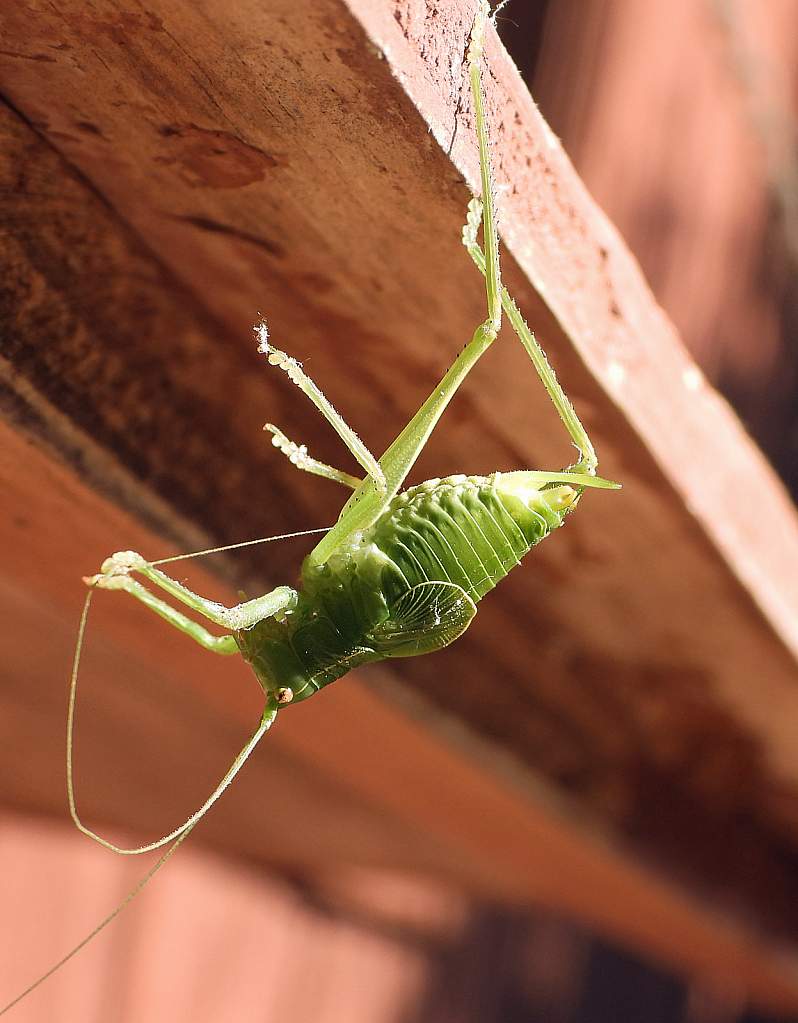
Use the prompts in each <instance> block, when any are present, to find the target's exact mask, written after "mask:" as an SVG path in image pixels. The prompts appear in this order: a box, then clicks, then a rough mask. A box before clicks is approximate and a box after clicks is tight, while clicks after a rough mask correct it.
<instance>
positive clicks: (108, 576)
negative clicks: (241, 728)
mask: <svg viewBox="0 0 798 1023" xmlns="http://www.w3.org/2000/svg"><path fill="white" fill-rule="evenodd" d="M131 572H139V573H140V574H141V575H143V576H144V577H145V578H147V579H149V580H150V581H151V582H153V583H155V584H156V585H157V586H159V587H160V588H161V589H162V590H164V591H165V592H166V593H168V594H169V595H170V596H171V597H174V598H175V599H176V600H178V601H180V603H181V604H184V605H185V606H186V607H189V608H191V609H192V610H193V611H197V612H199V614H201V615H203V616H204V617H205V618H207V619H209V621H212V622H214V623H215V624H216V625H220V626H221V627H222V628H225V629H229V630H230V631H234V630H236V629H249V628H251V627H252V626H253V625H255V623H256V622H259V621H262V620H263V619H264V618H268V617H269V616H271V615H275V614H278V613H279V612H280V611H282V610H284V609H285V608H287V607H289V606H290V605H292V604H293V603H294V602H295V601H296V597H297V594H296V591H295V590H292V589H291V587H290V586H278V587H277V588H276V589H274V590H272V591H271V593H266V594H264V596H262V597H256V598H255V599H254V600H248V601H246V602H245V603H243V604H238V605H236V606H235V607H226V606H225V605H224V604H219V603H217V602H216V601H214V600H207V599H206V598H205V597H201V596H200V595H199V594H197V593H194V592H193V591H192V590H189V589H188V588H187V587H186V586H183V585H182V583H179V582H177V581H176V580H175V579H172V578H171V577H170V576H168V575H166V574H165V573H164V572H161V571H160V570H159V569H157V568H155V567H154V566H153V565H150V563H149V562H148V561H145V560H144V558H142V556H141V555H140V554H136V552H135V551H119V552H118V553H117V554H113V555H111V557H110V558H108V559H107V560H106V561H105V562H104V563H103V566H102V570H101V572H100V574H99V575H95V576H92V577H91V578H89V579H87V580H86V582H87V583H88V584H89V585H90V586H98V587H100V588H101V589H105V590H125V591H126V592H127V593H129V594H131V596H133V597H135V598H136V599H137V600H140V601H141V602H142V604H146V605H147V607H149V608H151V609H152V610H153V611H155V612H156V614H159V615H160V616H161V617H162V618H165V619H166V621H168V622H169V623H170V624H171V625H174V626H175V628H178V629H180V631H181V632H185V633H186V635H187V636H191V638H192V639H193V640H195V641H196V642H197V643H199V644H200V645H201V646H204V647H205V648H206V649H207V650H212V651H213V652H214V653H218V654H234V653H237V652H238V646H237V645H236V642H235V639H234V638H233V637H232V636H214V635H213V633H211V632H208V630H207V629H205V628H203V627H202V626H201V625H199V624H198V623H197V622H195V621H193V620H192V619H191V618H189V617H187V616H186V615H184V614H182V613H181V612H180V611H177V610H176V609H175V608H173V607H172V606H171V605H170V604H167V603H166V601H164V600H161V599H160V598H159V597H156V596H155V594H153V593H151V592H150V591H149V590H148V589H147V588H146V587H144V586H142V584H141V583H140V582H138V581H137V580H136V579H133V578H132V577H131V575H130V573H131Z"/></svg>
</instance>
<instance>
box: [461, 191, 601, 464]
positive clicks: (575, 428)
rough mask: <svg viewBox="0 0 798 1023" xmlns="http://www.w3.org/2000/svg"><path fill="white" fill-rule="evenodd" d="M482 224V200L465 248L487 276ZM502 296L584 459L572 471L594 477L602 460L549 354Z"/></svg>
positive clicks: (472, 209) (473, 207)
mask: <svg viewBox="0 0 798 1023" xmlns="http://www.w3.org/2000/svg"><path fill="white" fill-rule="evenodd" d="M480 220H481V204H480V203H479V200H476V199H475V200H473V202H472V203H471V204H470V206H469V216H468V222H467V223H466V226H465V227H464V228H463V244H464V245H465V247H466V248H467V249H468V253H469V255H470V256H471V258H472V259H473V260H474V262H475V263H476V265H477V267H478V268H479V269H480V271H481V272H482V273H483V274H484V273H485V272H486V262H485V255H484V253H483V252H482V249H481V248H480V247H479V244H478V242H477V231H478V230H479V224H480ZM500 296H501V303H502V307H503V308H504V311H505V312H506V313H507V317H508V319H509V320H510V322H511V323H512V325H513V329H514V330H515V332H516V334H517V335H518V337H519V339H520V341H521V344H522V345H523V346H524V348H526V351H527V354H528V355H529V358H530V359H531V360H532V362H533V364H534V366H535V369H536V370H537V372H538V376H539V377H540V379H541V380H542V382H543V386H544V387H545V388H546V390H547V391H548V394H549V397H550V398H551V400H552V402H553V403H554V407H555V408H556V409H557V412H558V413H559V415H560V418H561V419H562V421H563V422H564V423H565V426H566V428H567V430H568V433H569V434H570V435H571V440H572V441H573V442H574V445H575V447H576V449H577V451H578V452H579V453H580V455H581V456H582V457H581V458H580V460H579V461H578V462H577V463H576V465H574V466H573V467H572V468H573V471H574V472H578V473H586V474H588V475H593V473H594V472H595V470H596V466H597V465H598V458H597V457H596V452H595V451H594V450H593V444H592V443H591V441H590V438H589V437H588V435H587V431H586V430H585V428H584V426H582V423H581V422H580V421H579V417H578V416H577V414H576V412H575V410H574V407H573V405H572V404H571V402H570V401H569V400H568V398H567V396H566V394H565V392H564V391H563V389H562V387H561V386H560V382H559V380H558V379H557V377H556V375H555V373H554V370H553V369H552V368H551V366H550V365H549V361H548V359H547V358H546V353H545V352H544V351H543V349H542V348H541V347H540V345H539V344H538V342H537V340H536V338H535V335H534V334H533V333H532V331H531V330H530V329H529V327H528V325H527V323H526V321H525V320H524V318H523V316H522V315H521V312H520V310H519V308H518V306H517V305H516V304H515V299H513V297H512V296H511V295H510V293H509V291H508V290H507V288H505V287H504V285H502V286H501V289H500Z"/></svg>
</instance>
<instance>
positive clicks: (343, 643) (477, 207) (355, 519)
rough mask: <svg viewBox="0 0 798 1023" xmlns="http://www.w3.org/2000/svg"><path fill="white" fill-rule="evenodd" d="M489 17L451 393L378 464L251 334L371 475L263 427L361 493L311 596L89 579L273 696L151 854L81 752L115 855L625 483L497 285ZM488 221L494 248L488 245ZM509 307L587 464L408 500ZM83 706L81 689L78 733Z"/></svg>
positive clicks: (448, 377)
mask: <svg viewBox="0 0 798 1023" xmlns="http://www.w3.org/2000/svg"><path fill="white" fill-rule="evenodd" d="M488 20H489V8H488V3H487V0H482V2H481V4H480V8H479V11H478V12H477V15H476V18H475V21H474V25H473V28H472V31H471V37H470V42H469V47H468V65H469V73H470V79H471V88H472V91H473V96H474V107H475V117H476V130H477V139H478V145H479V162H480V176H481V191H482V199H481V200H479V199H473V200H472V201H471V203H470V204H469V211H468V218H467V222H466V225H465V227H464V228H463V243H464V245H465V246H466V248H467V250H468V252H469V254H470V255H471V257H472V259H473V261H474V262H475V263H476V265H477V267H478V269H479V270H480V272H481V273H482V274H483V276H484V278H485V286H486V295H487V318H486V320H485V321H484V323H482V324H480V326H479V327H477V329H476V331H475V333H474V336H473V338H472V340H471V341H470V342H469V343H468V344H467V345H466V346H465V348H464V349H463V350H462V351H461V352H460V354H459V355H458V356H457V358H456V359H455V361H454V363H453V365H452V367H451V368H450V369H449V371H448V372H447V373H446V374H445V376H444V377H443V379H442V380H441V382H440V384H439V385H438V386H437V387H435V388H434V390H433V392H432V394H431V395H430V397H429V398H428V399H427V400H426V401H425V402H424V404H423V405H422V406H421V408H420V409H419V411H418V412H417V413H416V415H415V416H413V418H412V419H411V420H410V422H409V423H408V424H407V426H406V427H405V428H404V429H403V430H402V432H401V433H400V434H399V436H398V437H397V438H396V440H395V441H394V442H393V443H392V444H391V445H390V447H389V448H388V450H387V451H386V452H385V453H384V454H383V455H382V457H381V458H379V459H377V458H375V457H374V455H373V454H371V452H370V451H369V450H368V449H367V448H366V446H365V445H364V444H363V442H362V441H361V440H360V438H359V437H357V435H356V434H355V433H354V431H353V430H352V429H351V428H350V427H349V426H347V424H346V423H345V422H344V420H343V419H342V418H341V416H340V415H339V414H338V413H337V412H336V411H335V409H334V408H333V407H332V405H331V404H330V402H329V401H328V400H327V399H326V398H325V397H324V395H323V394H322V392H321V391H320V390H319V388H318V387H316V385H315V384H314V383H313V382H312V381H311V380H310V378H309V377H308V376H307V375H306V374H305V372H304V371H303V370H302V368H301V366H300V364H299V363H298V362H296V361H295V360H294V359H292V358H290V357H289V356H288V355H286V354H284V353H283V352H281V351H279V350H278V349H276V348H274V347H273V346H272V345H271V343H270V342H269V339H268V334H267V331H266V327H265V324H261V325H260V326H259V327H257V328H256V332H257V334H258V337H259V340H260V345H259V347H260V351H261V352H263V353H264V354H266V355H267V356H268V359H269V362H270V363H271V364H272V365H275V366H278V367H279V368H281V369H282V370H284V371H285V372H286V373H287V374H288V376H289V377H290V378H291V380H292V381H293V382H294V383H295V384H296V385H297V386H298V387H299V388H300V389H301V390H302V391H303V392H304V393H305V394H306V395H307V396H308V397H309V398H310V400H311V401H312V402H313V404H314V405H316V407H317V408H318V409H319V410H320V411H321V412H322V413H323V414H324V415H325V416H326V417H327V419H328V420H329V422H330V423H331V425H332V426H333V428H334V429H335V430H336V431H337V432H338V434H339V435H340V437H341V438H342V439H343V441H344V443H345V444H346V446H347V447H348V448H349V450H350V451H351V452H352V454H353V455H354V456H355V458H356V459H357V460H358V462H359V463H360V464H361V466H362V467H363V469H364V471H365V476H364V478H362V479H358V478H356V477H354V476H351V475H349V474H347V473H344V472H341V471H339V470H337V469H335V468H333V467H331V466H329V465H326V464H324V463H322V462H319V461H317V460H316V459H314V458H312V457H311V456H310V455H308V453H307V451H306V449H305V448H304V446H300V445H298V444H296V443H295V442H293V441H291V440H289V439H288V438H287V437H286V436H285V435H284V434H283V433H282V432H281V431H280V430H279V429H278V428H277V427H276V426H273V425H271V424H267V426H266V427H265V429H267V430H269V431H270V432H271V434H272V443H273V444H274V445H275V446H276V447H277V448H278V449H279V450H280V451H282V452H283V453H284V454H285V455H286V456H287V457H288V458H289V459H290V460H291V461H292V462H293V463H294V464H295V465H296V466H297V468H299V469H302V470H304V471H306V472H311V473H316V474H318V475H322V476H326V477H328V478H331V479H333V480H336V481H338V482H340V483H342V484H343V485H345V486H348V487H350V488H351V489H352V491H353V493H352V495H351V496H350V498H349V500H348V501H347V502H346V504H345V505H344V507H343V510H342V511H341V513H340V516H339V518H338V521H337V522H336V524H335V525H334V526H333V527H332V528H331V529H330V530H329V531H327V532H326V534H325V535H324V537H323V538H322V539H321V540H320V542H319V543H318V544H317V545H316V546H315V547H314V548H313V550H312V551H311V552H310V554H308V556H307V557H306V559H305V561H304V564H303V566H302V579H301V585H300V587H299V588H298V589H294V588H292V587H290V586H278V587H277V588H276V589H274V590H272V591H271V592H270V593H267V594H265V595H263V596H261V597H257V598H255V599H254V600H248V601H246V602H244V603H241V604H238V605H237V606H235V607H226V606H224V605H222V604H219V603H216V602H214V601H211V600H207V599H206V598H204V597H202V596H200V595H199V594H197V593H193V592H192V591H190V590H188V589H187V588H186V587H185V586H183V585H182V584H181V583H179V582H177V581H176V580H174V579H172V578H170V577H169V576H168V575H167V574H165V573H164V572H163V571H162V570H161V569H160V568H158V567H157V565H156V564H155V563H150V562H148V561H146V560H145V559H144V558H143V557H142V556H141V555H140V554H137V553H135V552H133V551H122V552H119V553H117V554H114V555H112V556H111V557H110V558H108V559H107V561H105V563H104V564H103V566H102V568H101V570H100V572H99V573H98V574H97V575H94V576H91V577H90V578H88V579H87V580H86V582H87V583H88V585H89V586H90V587H91V588H92V589H94V588H95V587H98V588H101V589H107V590H125V591H126V592H127V593H129V594H130V595H131V596H133V597H135V598H136V599H137V600H140V601H141V602H142V603H144V604H146V605H147V606H148V607H149V608H151V609H152V610H153V611H155V612H156V613H157V614H159V615H161V616H162V617H163V618H165V619H166V620H167V621H168V622H170V623H171V624H172V625H174V626H175V628H177V629H179V630H181V631H182V632H184V633H186V634H187V635H188V636H190V637H191V638H192V639H194V640H195V641H196V642H197V643H199V644H201V645H202V646H203V647H205V648H206V649H208V650H210V651H213V652H214V653H218V654H226V655H229V654H236V653H240V654H241V655H242V656H243V657H244V659H245V660H246V661H247V662H248V663H249V664H250V665H251V667H252V669H253V671H254V673H255V676H256V678H257V680H258V682H259V683H260V685H261V686H262V688H263V691H264V693H265V696H266V704H265V708H264V711H263V715H262V717H261V720H260V723H259V725H258V728H257V729H256V731H255V733H254V734H253V736H252V738H251V739H250V740H249V742H248V743H247V745H246V746H245V748H244V750H242V752H241V753H240V754H239V756H238V757H237V758H236V761H235V763H234V764H233V766H232V767H231V768H230V770H229V771H228V773H227V775H226V776H225V778H224V779H223V781H222V783H221V784H220V785H219V787H218V788H217V790H216V791H215V792H214V793H213V795H212V796H211V797H210V799H209V800H208V801H207V802H206V803H205V805H204V806H203V807H202V808H201V809H200V810H199V811H198V812H197V813H196V814H194V815H193V816H192V817H191V818H190V819H189V820H188V821H187V822H186V823H185V824H184V825H182V826H181V827H180V828H178V829H176V830H175V831H174V832H172V833H171V834H170V835H167V836H166V837H164V838H163V839H161V840H160V841H158V842H154V843H152V844H150V845H147V846H144V847H142V848H141V849H136V850H123V849H118V848H117V847H116V846H113V845H111V844H110V843H108V842H106V841H105V840H104V839H101V838H100V837H99V836H97V835H95V834H94V833H93V832H91V831H89V830H88V829H87V828H86V827H84V825H83V824H82V823H81V822H80V821H79V819H78V817H77V813H76V811H75V804H74V797H73V791H72V772H71V752H70V753H69V755H68V760H69V763H68V776H69V800H70V809H71V812H72V815H73V817H74V819H75V821H76V823H77V824H78V827H80V828H81V830H83V831H84V832H86V833H87V834H89V835H91V836H92V837H93V838H95V839H96V840H97V841H99V842H101V843H102V844H103V845H106V846H108V847H109V848H112V849H115V850H116V851H118V852H144V851H147V850H149V849H154V848H157V847H159V846H162V845H164V844H166V843H168V842H170V841H175V842H176V843H179V842H180V841H182V839H183V838H184V837H185V836H186V835H187V834H188V832H189V831H190V830H191V828H192V827H193V826H194V824H195V823H196V821H197V820H198V819H199V818H200V817H201V816H202V815H203V814H204V813H205V812H206V810H207V809H208V807H209V806H210V805H211V804H212V803H213V802H214V801H215V800H216V799H217V798H218V797H219V795H220V794H221V792H222V791H223V789H224V788H226V786H227V785H228V784H229V782H230V781H231V780H232V778H233V776H234V775H235V774H236V773H237V771H238V770H239V769H240V767H241V765H242V764H243V763H244V761H245V760H246V758H247V756H248V755H249V754H250V752H251V751H252V749H253V748H254V747H255V745H256V744H257V742H258V741H259V740H260V738H261V737H262V735H263V734H264V732H266V731H267V730H268V729H269V728H270V727H271V725H272V724H273V722H274V720H275V718H276V717H277V714H278V712H279V711H280V710H281V709H283V708H285V707H288V706H289V705H291V704H293V703H298V702H299V701H301V700H305V699H307V698H308V697H310V696H312V695H313V694H314V693H316V692H317V691H318V690H319V689H321V688H323V687H324V686H326V685H329V684H330V683H331V682H334V681H336V680H337V679H339V678H341V677H342V676H343V675H345V674H346V673H347V672H349V671H350V670H351V669H353V668H356V667H358V666H360V665H362V664H366V663H368V662H370V661H378V660H382V659H384V658H389V657H410V656H415V655H418V654H426V653H430V652H432V651H435V650H439V649H441V648H442V647H445V646H447V645H448V644H449V643H451V642H453V641H454V640H455V639H457V638H458V637H459V636H460V635H462V634H463V632H464V631H465V630H466V629H467V628H468V625H469V624H470V622H471V620H472V619H473V617H474V615H475V614H476V610H477V607H476V605H477V603H478V602H479V600H481V599H482V597H484V596H485V594H486V593H487V592H488V591H489V590H491V589H492V588H493V587H494V586H495V585H496V584H497V583H498V582H499V581H500V580H501V579H502V578H504V576H505V575H507V573H508V572H509V571H510V569H512V568H514V567H515V566H516V565H517V564H518V563H519V562H520V560H521V558H522V557H523V556H524V555H525V554H526V553H527V552H528V551H529V550H530V548H531V547H532V546H533V545H534V544H537V543H539V542H540V541H541V540H543V539H544V538H545V537H546V536H548V535H549V533H550V532H551V531H552V530H553V529H555V528H557V527H558V526H560V525H561V524H562V523H563V521H564V518H565V516H566V515H567V514H568V513H569V512H570V511H572V510H573V509H574V508H575V507H576V504H577V502H578V501H579V499H580V496H581V494H582V492H583V490H584V488H585V487H598V488H616V487H617V484H615V483H611V482H609V481H607V480H604V479H601V478H599V477H597V476H596V475H595V473H596V467H597V458H596V454H595V452H594V450H593V446H592V444H591V442H590V439H589V437H588V435H587V433H586V431H585V429H584V427H583V426H582V424H581V423H580V421H579V419H578V417H577V415H576V412H575V411H574V409H573V407H572V406H571V404H570V402H569V400H568V398H567V397H566V395H565V393H564V392H563V390H562V388H561V386H560V384H559V383H558V381H557V379H556V377H555V375H554V372H553V371H552V369H551V367H550V366H549V364H548V361H547V359H546V356H545V354H544V353H543V351H542V349H541V348H540V347H539V345H538V343H537V341H536V340H535V338H534V335H533V334H532V332H531V331H530V330H529V328H528V326H527V325H526V323H525V322H524V320H523V318H522V316H521V314H520V312H519V310H518V308H517V306H516V305H515V302H514V301H513V299H512V298H511V297H510V295H509V293H508V292H507V289H506V288H505V287H504V285H503V284H502V281H501V275H500V271H499V251H498V229H497V223H496V211H495V201H494V194H493V178H492V172H491V165H490V155H489V143H488V129H487V123H486V115H485V107H484V99H483V91H482V79H481V63H482V59H483V46H484V35H485V29H486V25H487V22H488ZM480 225H482V228H483V238H484V249H483V248H482V247H480V245H479V243H478V240H477V235H478V232H479V228H480ZM502 310H504V312H506V313H507V316H508V318H509V319H510V322H511V323H512V326H513V328H514V330H515V332H516V334H517V335H518V337H519V339H520V341H521V343H522V344H523V346H524V348H525V349H526V351H527V353H528V355H529V357H530V359H531V360H532V363H533V365H534V367H535V369H536V370H537V372H538V374H539V376H540V378H541V380H542V382H543V385H544V386H545V388H546V390H547V392H548V394H549V396H550V397H551V400H552V402H553V403H554V406H555V408H556V409H557V412H558V413H559V415H560V418H561V419H562V421H563V423H564V424H565V427H566V429H567V430H568V433H569V435H570V437H571V440H572V442H573V444H574V445H575V447H576V449H577V451H578V452H579V458H578V460H577V461H576V462H575V464H573V465H572V466H570V467H569V468H567V469H565V470H563V471H561V472H543V471H527V470H519V471H513V472H506V473H505V472H495V473H493V474H492V475H490V476H465V475H463V476H450V477H448V478H446V479H433V480H428V481H426V482H425V483H422V484H420V485H419V486H414V487H411V488H410V489H409V490H405V491H402V490H401V488H402V485H403V484H404V481H405V479H406V477H407V475H408V473H409V472H410V470H411V468H412V466H413V464H414V463H415V461H416V459H417V458H418V456H419V454H420V453H421V451H422V449H423V448H424V445H425V444H426V442H427V440H428V438H429V436H430V434H431V433H432V431H433V429H434V427H435V425H436V424H437V422H438V420H439V418H440V416H441V414H442V413H443V411H444V410H445V408H446V406H447V405H448V404H449V402H450V400H451V399H452V397H453V396H454V394H455V393H456V391H457V389H458V387H459V386H460V384H461V383H462V382H463V380H464V379H465V377H466V375H467V374H468V372H469V371H470V370H471V369H472V367H473V366H474V365H475V364H476V362H477V361H478V360H479V359H480V358H481V356H482V355H483V354H484V353H485V352H486V351H487V349H488V348H489V347H490V345H491V344H492V342H493V341H494V339H495V338H496V336H497V334H498V331H499V327H500V325H501V319H502ZM137 577H141V578H143V579H144V580H145V581H146V582H148V583H149V584H150V585H151V587H154V588H155V589H157V590H160V591H161V592H162V593H163V594H165V595H166V596H168V597H169V598H171V599H172V600H173V601H174V602H175V603H176V604H177V605H182V606H184V607H185V608H187V609H188V610H190V611H192V612H194V613H198V614H199V615H201V616H203V617H204V618H206V619H207V620H208V621H209V622H211V623H213V625H215V626H217V627H220V628H221V629H223V630H225V632H224V634H223V635H214V634H213V633H211V632H210V631H209V630H208V629H206V628H205V627H204V626H202V625H200V624H198V623H197V622H195V621H194V620H192V619H191V618H190V617H188V615H187V614H185V613H184V612H183V611H181V610H179V609H178V608H177V607H175V606H173V604H170V603H168V602H167V601H166V600H165V599H163V597H162V596H159V595H158V594H157V593H155V592H153V589H151V588H147V586H145V585H144V583H142V582H141V581H139V578H137ZM84 623H85V613H84ZM81 634H82V632H81ZM73 707H74V677H73V694H72V700H71V704H70V735H71V721H72V710H73ZM174 848H175V846H172V849H174ZM172 849H170V852H171V851H172ZM168 855H169V853H167V856H168ZM164 858H165V857H164ZM162 862H163V859H162V860H161V861H160V862H159V864H158V866H160V863H162ZM155 869H157V866H156V868H155ZM151 873H152V872H151ZM151 873H150V874H148V875H147V878H146V879H145V880H147V879H149V877H150V876H151ZM142 883H144V882H142ZM139 887H140V886H139ZM136 890H137V891H138V889H136ZM134 894H135V893H134ZM120 908H121V907H120ZM116 912H118V910H117V911H116ZM113 915H115V914H113ZM109 919H111V918H110V917H109ZM107 922H108V921H105V923H107ZM102 926H104V924H102V925H101V927H102ZM98 929H99V928H98ZM87 940H88V939H87ZM84 943H85V942H84ZM59 965H60V964H59ZM56 968H57V967H56ZM50 972H52V971H50ZM48 975H49V974H48ZM34 986H35V985H34ZM12 1004H14V1003H12ZM9 1008H10V1006H9ZM2 1011H5V1010H2Z"/></svg>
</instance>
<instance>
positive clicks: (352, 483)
mask: <svg viewBox="0 0 798 1023" xmlns="http://www.w3.org/2000/svg"><path fill="white" fill-rule="evenodd" d="M263 429H264V430H268V431H269V433H271V434H272V444H274V446H275V447H276V448H279V450H280V451H282V453H283V454H284V455H285V457H286V458H287V459H288V461H289V462H290V463H291V464H292V465H295V466H296V467H297V469H302V470H303V472H312V473H313V474H314V475H316V476H323V477H324V478H325V479H328V480H335V482H336V483H343V484H344V486H346V487H351V488H352V490H357V488H358V487H359V486H360V484H361V483H362V482H363V480H359V479H358V478H357V476H350V475H349V473H348V472H342V471H341V470H340V469H336V468H334V467H333V466H332V465H327V463H326V462H320V461H318V459H316V458H311V457H310V455H309V454H308V449H307V447H306V446H305V445H304V444H295V443H294V442H293V441H292V440H289V439H288V437H286V435H285V434H284V433H283V431H282V430H280V429H278V428H277V427H276V426H273V425H272V424H271V423H267V424H266V425H265V426H264V427H263Z"/></svg>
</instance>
